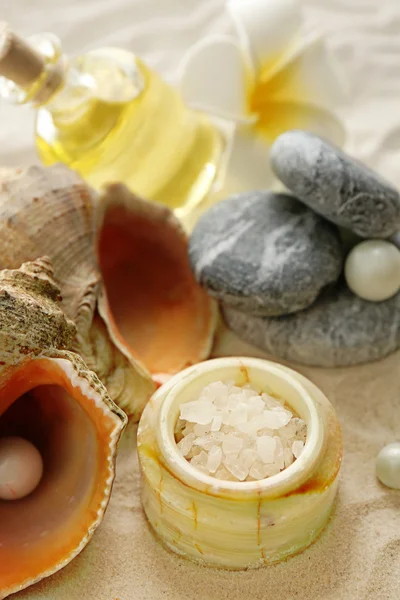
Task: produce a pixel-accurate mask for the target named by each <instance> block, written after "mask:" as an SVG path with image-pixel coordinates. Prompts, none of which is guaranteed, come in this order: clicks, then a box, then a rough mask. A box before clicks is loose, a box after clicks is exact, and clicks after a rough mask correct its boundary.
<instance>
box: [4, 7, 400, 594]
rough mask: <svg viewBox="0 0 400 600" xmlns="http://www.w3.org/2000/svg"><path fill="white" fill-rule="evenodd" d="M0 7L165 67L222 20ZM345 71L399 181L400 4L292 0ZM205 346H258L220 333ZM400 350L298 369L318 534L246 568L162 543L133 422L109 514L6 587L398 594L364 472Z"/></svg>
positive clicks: (358, 141)
mask: <svg viewBox="0 0 400 600" xmlns="http://www.w3.org/2000/svg"><path fill="white" fill-rule="evenodd" d="M1 4H2V6H1V13H2V18H3V19H8V20H9V21H11V22H12V23H13V25H14V26H15V27H16V28H18V29H20V30H21V31H23V32H26V33H33V32H36V31H43V30H49V31H57V33H58V34H59V35H60V36H61V37H62V38H63V40H64V47H65V49H66V50H67V51H68V52H76V51H77V50H78V48H82V46H84V47H85V48H88V47H95V46H97V45H99V42H101V43H102V44H103V45H106V44H108V45H110V44H115V45H121V46H124V47H127V48H132V49H135V50H136V51H137V52H138V53H139V54H141V55H142V56H143V57H144V58H145V59H146V60H147V61H148V62H149V64H151V65H152V66H153V67H155V68H157V69H158V70H160V71H161V72H163V73H164V74H165V75H166V76H167V77H168V78H170V79H171V80H173V79H174V75H176V70H175V69H174V66H176V64H177V61H178V60H179V58H180V56H181V55H182V53H183V51H184V50H185V49H186V48H187V47H188V46H190V45H191V44H192V43H194V42H195V41H196V40H197V39H199V38H201V37H202V36H203V35H204V34H205V33H207V32H213V33H215V32H227V31H229V25H228V21H227V18H226V16H224V14H223V7H222V5H223V2H222V0H115V1H114V2H110V1H109V0H100V1H99V0H84V1H82V0H40V1H37V2H32V0H14V1H13V2H5V0H3V1H2V2H1ZM303 4H304V6H305V10H306V12H307V18H308V19H309V21H310V22H312V23H318V24H320V25H322V26H323V27H324V28H325V29H326V31H327V35H328V36H329V40H330V42H331V45H332V47H333V49H334V51H335V52H336V54H337V56H338V58H339V60H341V61H342V63H343V64H344V65H345V66H346V71H347V73H348V74H349V96H348V99H347V102H346V103H344V104H343V106H341V107H339V112H340V114H341V115H342V117H343V118H344V119H345V121H346V124H347V126H348V128H349V133H350V137H349V142H348V145H347V148H348V150H351V151H352V152H354V154H355V155H356V156H357V157H358V158H360V159H363V160H365V161H366V162H368V163H369V164H370V165H371V166H374V167H375V168H376V169H378V170H379V171H380V172H381V173H382V174H384V175H386V176H387V177H388V178H389V179H391V180H392V181H393V183H395V184H397V185H398V186H400V170H399V164H400V110H399V107H400V41H399V40H400V4H399V1H398V0H381V1H380V2H376V0H303ZM0 110H1V112H0V115H1V129H0V164H8V165H10V164H11V165H15V164H29V163H31V162H35V161H36V162H37V158H36V157H35V155H34V151H33V144H32V136H31V130H32V121H33V115H32V114H31V113H30V112H29V110H23V109H21V108H20V107H11V106H10V107H4V106H1V109H0ZM215 353H216V354H217V355H224V354H236V355H238V354H248V355H259V353H257V351H255V350H254V349H252V348H250V347H249V346H246V345H244V344H241V343H239V342H238V341H237V340H236V338H234V336H232V335H231V334H228V333H227V332H221V334H220V337H219V340H218V343H217V345H216V350H215ZM399 360H400V354H399V353H398V354H395V355H392V356H390V357H389V358H387V359H385V360H383V361H380V362H377V363H374V364H371V365H367V366H362V367H354V368H350V369H335V370H326V369H311V368H307V369H306V368H301V367H299V370H300V371H301V372H303V373H304V374H305V375H307V376H308V377H310V378H311V379H312V380H313V381H314V382H315V383H316V384H317V385H319V386H320V387H321V388H322V390H323V391H324V392H325V393H326V395H327V396H328V398H329V399H330V400H331V402H332V403H333V405H334V406H335V408H336V410H337V412H338V415H339V419H340V421H341V424H342V427H343V436H344V449H345V453H344V461H343V467H342V472H341V482H340V488H339V495H338V502H337V507H336V511H335V514H334V515H333V518H332V521H331V524H330V526H329V527H328V529H327V530H326V531H325V532H324V534H323V535H322V537H321V538H320V539H319V540H318V541H317V542H316V543H315V544H314V545H313V546H312V547H311V548H310V549H308V550H307V551H306V552H304V553H303V554H301V555H299V556H297V557H295V558H292V559H290V560H289V561H287V562H286V563H284V564H280V565H278V566H274V567H268V568H264V569H262V570H259V571H254V572H247V573H246V572H243V573H229V572H223V571H214V570H211V569H206V568H200V567H198V566H196V565H194V564H191V563H189V562H186V561H185V560H183V559H178V558H176V557H175V556H173V555H172V554H170V553H168V552H167V551H165V550H164V549H163V548H162V547H161V546H160V545H159V544H158V542H157V541H156V540H155V538H154V537H153V535H152V534H151V532H150V529H149V528H148V526H147V523H146V520H145V517H144V515H143V512H142V509H141V505H140V480H139V476H138V465H137V457H136V452H135V437H136V427H135V426H133V425H130V426H129V428H128V430H127V432H126V435H125V437H124V439H123V441H122V444H121V450H120V455H119V460H118V477H117V480H116V484H115V488H114V493H113V497H112V500H111V503H110V506H109V509H108V511H107V515H106V518H105V520H104V523H103V524H102V526H101V527H100V529H99V530H98V531H97V532H96V534H95V536H94V538H93V540H92V542H91V543H90V545H89V546H88V547H87V549H86V550H85V551H84V552H83V553H82V554H81V555H80V556H79V557H78V558H77V559H76V560H75V561H74V562H73V563H72V564H71V565H69V566H68V567H66V568H65V569H64V570H63V571H62V572H60V573H58V574H56V575H55V576H53V577H52V578H50V579H48V580H47V581H44V582H42V583H40V584H38V585H36V586H34V587H32V588H31V589H29V590H26V591H24V592H21V593H19V594H17V595H16V596H15V600H225V599H226V600H228V599H229V600H242V599H244V598H246V599H248V600H267V599H274V600H399V598H400V510H399V509H400V492H394V491H390V490H388V489H386V488H384V487H383V486H381V485H380V484H379V483H378V482H377V481H376V478H375V473H374V463H375V456H376V454H377V452H378V451H379V450H380V448H381V447H382V446H383V445H384V444H386V443H388V442H392V441H394V440H396V439H400V410H399V404H400V373H399Z"/></svg>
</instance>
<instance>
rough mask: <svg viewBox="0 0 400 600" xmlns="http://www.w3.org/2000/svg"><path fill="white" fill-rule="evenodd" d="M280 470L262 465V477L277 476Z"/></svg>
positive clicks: (273, 466) (276, 467) (275, 466)
mask: <svg viewBox="0 0 400 600" xmlns="http://www.w3.org/2000/svg"><path fill="white" fill-rule="evenodd" d="M280 472H281V470H280V468H279V467H278V465H275V464H273V465H264V477H272V476H273V475H278V473H280Z"/></svg>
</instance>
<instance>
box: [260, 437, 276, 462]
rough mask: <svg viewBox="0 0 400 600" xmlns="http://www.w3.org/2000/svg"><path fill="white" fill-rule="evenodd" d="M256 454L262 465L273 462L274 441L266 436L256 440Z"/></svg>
mask: <svg viewBox="0 0 400 600" xmlns="http://www.w3.org/2000/svg"><path fill="white" fill-rule="evenodd" d="M256 443H257V453H258V456H259V457H260V458H261V460H262V462H263V463H272V462H274V457H275V450H276V440H275V439H274V438H271V437H269V436H267V435H263V436H262V437H259V438H257V440H256Z"/></svg>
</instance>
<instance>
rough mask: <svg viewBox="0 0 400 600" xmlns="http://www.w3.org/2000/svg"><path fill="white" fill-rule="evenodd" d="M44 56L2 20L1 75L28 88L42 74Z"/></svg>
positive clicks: (0, 41)
mask: <svg viewBox="0 0 400 600" xmlns="http://www.w3.org/2000/svg"><path fill="white" fill-rule="evenodd" d="M44 68H45V60H44V57H43V56H42V55H41V54H40V53H39V52H37V50H35V49H34V48H32V46H30V45H29V44H28V43H27V42H26V41H25V40H24V39H23V38H22V37H20V36H19V35H17V34H16V33H14V32H13V31H11V30H10V28H9V26H8V23H5V22H0V75H2V76H3V77H6V78H7V79H11V81H14V83H16V84H17V85H19V86H20V87H22V88H28V87H29V86H30V85H32V83H33V82H34V81H36V80H37V79H38V77H39V76H40V75H41V74H42V72H43V70H44Z"/></svg>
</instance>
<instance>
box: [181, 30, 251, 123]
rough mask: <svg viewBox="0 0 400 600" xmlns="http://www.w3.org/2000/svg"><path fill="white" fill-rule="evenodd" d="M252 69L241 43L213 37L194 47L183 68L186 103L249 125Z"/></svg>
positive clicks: (182, 91) (184, 98) (182, 85)
mask: <svg viewBox="0 0 400 600" xmlns="http://www.w3.org/2000/svg"><path fill="white" fill-rule="evenodd" d="M251 80H252V69H251V65H250V64H249V62H248V61H247V60H246V57H245V55H244V53H243V52H242V49H241V47H240V46H239V45H238V43H237V42H236V41H235V40H234V39H232V38H230V37H228V36H210V37H207V38H205V39H204V40H202V41H200V42H199V43H197V44H195V45H194V46H192V48H191V49H190V50H189V52H188V53H187V54H186V56H185V57H184V59H183V61H182V63H181V66H180V87H181V93H182V96H183V100H184V101H185V102H186V103H187V104H188V105H189V106H191V107H192V108H196V109H199V110H203V111H205V112H210V113H212V114H214V115H217V116H220V117H223V118H226V119H233V120H235V121H244V122H247V121H249V119H250V121H251V120H252V119H251V117H249V115H246V106H247V102H246V90H247V86H248V85H249V82H250V81H251Z"/></svg>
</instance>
